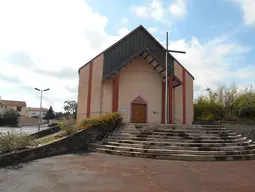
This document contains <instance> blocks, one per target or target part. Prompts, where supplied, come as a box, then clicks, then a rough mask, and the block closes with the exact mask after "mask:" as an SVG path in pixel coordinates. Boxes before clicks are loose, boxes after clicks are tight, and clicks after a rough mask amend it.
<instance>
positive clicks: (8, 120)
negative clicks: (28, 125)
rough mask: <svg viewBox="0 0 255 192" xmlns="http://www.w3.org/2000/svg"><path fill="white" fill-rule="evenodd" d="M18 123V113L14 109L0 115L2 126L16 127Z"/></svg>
mask: <svg viewBox="0 0 255 192" xmlns="http://www.w3.org/2000/svg"><path fill="white" fill-rule="evenodd" d="M18 123H19V113H18V112H17V111H15V110H14V109H9V110H6V111H4V113H3V115H2V124H4V125H8V126H12V127H16V126H17V125H18Z"/></svg>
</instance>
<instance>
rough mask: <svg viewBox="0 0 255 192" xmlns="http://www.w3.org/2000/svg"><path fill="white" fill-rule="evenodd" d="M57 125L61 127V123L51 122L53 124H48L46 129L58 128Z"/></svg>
mask: <svg viewBox="0 0 255 192" xmlns="http://www.w3.org/2000/svg"><path fill="white" fill-rule="evenodd" d="M58 125H61V123H60V122H53V123H50V124H48V127H55V126H58Z"/></svg>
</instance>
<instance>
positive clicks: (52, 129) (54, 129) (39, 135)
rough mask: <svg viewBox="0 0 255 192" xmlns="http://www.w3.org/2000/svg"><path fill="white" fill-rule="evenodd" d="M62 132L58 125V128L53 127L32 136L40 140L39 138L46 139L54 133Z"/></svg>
mask: <svg viewBox="0 0 255 192" xmlns="http://www.w3.org/2000/svg"><path fill="white" fill-rule="evenodd" d="M60 130H61V129H60V126H59V125H58V126H55V127H51V128H48V129H44V130H42V131H39V132H36V133H33V134H31V136H32V137H34V138H36V139H38V138H41V137H45V136H47V135H50V134H53V133H57V132H59V131H60Z"/></svg>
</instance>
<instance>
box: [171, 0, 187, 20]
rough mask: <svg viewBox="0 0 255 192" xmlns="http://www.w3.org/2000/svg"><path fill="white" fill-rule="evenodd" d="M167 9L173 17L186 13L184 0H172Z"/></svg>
mask: <svg viewBox="0 0 255 192" xmlns="http://www.w3.org/2000/svg"><path fill="white" fill-rule="evenodd" d="M169 11H170V13H171V15H173V16H174V17H183V16H185V15H186V13H187V8H186V0H174V2H173V3H172V4H171V5H170V6H169Z"/></svg>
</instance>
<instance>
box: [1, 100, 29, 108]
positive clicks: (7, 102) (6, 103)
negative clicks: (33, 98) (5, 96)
mask: <svg viewBox="0 0 255 192" xmlns="http://www.w3.org/2000/svg"><path fill="white" fill-rule="evenodd" d="M0 104H2V105H4V106H16V107H26V106H27V105H26V102H25V101H12V100H0Z"/></svg>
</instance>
